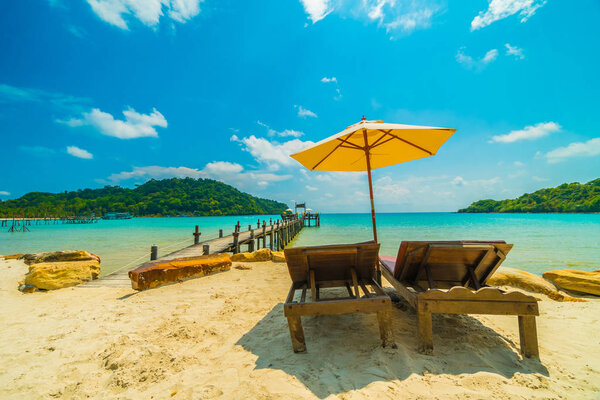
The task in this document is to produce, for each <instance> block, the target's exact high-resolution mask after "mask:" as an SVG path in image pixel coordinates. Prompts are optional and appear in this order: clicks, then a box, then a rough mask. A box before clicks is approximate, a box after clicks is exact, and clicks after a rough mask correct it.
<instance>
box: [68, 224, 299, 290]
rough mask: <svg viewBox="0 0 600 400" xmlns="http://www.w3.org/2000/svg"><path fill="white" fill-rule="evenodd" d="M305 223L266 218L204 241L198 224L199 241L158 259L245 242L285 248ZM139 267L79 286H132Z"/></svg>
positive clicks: (221, 250)
mask: <svg viewBox="0 0 600 400" xmlns="http://www.w3.org/2000/svg"><path fill="white" fill-rule="evenodd" d="M304 226H305V221H304V219H303V218H297V219H293V220H288V221H275V222H271V225H267V223H266V221H263V223H262V226H261V224H260V222H259V223H257V227H256V228H254V227H253V226H250V225H249V226H248V230H246V231H243V232H240V226H239V223H238V225H236V226H235V227H234V231H233V233H232V234H231V235H229V236H223V230H222V229H221V230H220V231H219V236H220V237H218V238H216V239H211V240H206V241H203V242H200V241H199V237H200V233H199V232H198V227H196V232H194V234H193V235H194V241H195V242H197V243H195V244H192V245H191V246H188V247H185V248H183V249H180V250H177V251H174V252H172V253H169V254H166V255H164V256H162V257H160V258H157V260H160V261H166V260H173V259H176V258H181V257H197V256H201V255H205V254H218V253H228V252H231V253H239V252H240V251H241V247H242V246H246V247H247V250H248V251H254V250H257V249H261V248H269V249H271V250H273V251H277V250H283V248H284V247H285V246H286V245H287V244H288V243H290V242H291V241H292V239H293V238H294V237H295V236H296V235H297V234H298V232H300V230H302V228H303V227H304ZM261 245H262V246H261ZM151 257H152V256H151ZM142 264H144V263H142ZM137 267H138V266H135V267H130V268H123V269H121V270H118V271H115V272H113V273H111V274H109V275H106V276H102V277H100V278H99V279H96V280H93V281H90V282H87V283H84V284H82V285H80V287H88V288H93V287H107V286H108V287H121V288H124V287H131V281H130V280H129V271H130V270H132V269H135V268H137Z"/></svg>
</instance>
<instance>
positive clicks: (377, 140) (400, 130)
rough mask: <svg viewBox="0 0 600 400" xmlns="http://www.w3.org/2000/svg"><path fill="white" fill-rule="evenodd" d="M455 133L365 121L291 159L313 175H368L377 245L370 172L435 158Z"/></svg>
mask: <svg viewBox="0 0 600 400" xmlns="http://www.w3.org/2000/svg"><path fill="white" fill-rule="evenodd" d="M454 132H456V129H451V128H436V127H431V126H416V125H402V124H387V123H384V122H383V121H367V120H366V119H365V117H363V119H362V121H360V122H359V123H356V124H354V125H351V126H349V127H347V128H346V129H344V130H343V131H341V132H340V133H338V134H335V135H333V136H330V137H328V138H327V139H323V140H321V141H320V142H318V143H316V144H314V145H312V146H311V147H309V148H307V149H304V150H302V151H300V152H298V153H295V154H292V155H291V157H292V158H294V159H295V160H296V161H298V162H299V163H300V164H302V165H304V166H305V167H306V168H308V169H309V170H311V171H367V173H368V177H369V193H370V196H371V215H372V219H373V237H374V239H375V241H377V227H376V223H375V205H374V203H373V183H372V180H371V170H372V169H376V168H381V167H386V166H388V165H394V164H399V163H403V162H406V161H411V160H416V159H419V158H424V157H429V156H433V155H435V154H436V153H437V151H438V149H439V148H440V146H442V145H443V144H444V143H445V142H446V140H448V138H450V136H452V134H453V133H454Z"/></svg>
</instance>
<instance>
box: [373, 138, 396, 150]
mask: <svg viewBox="0 0 600 400" xmlns="http://www.w3.org/2000/svg"><path fill="white" fill-rule="evenodd" d="M394 139H396V138H395V137H391V138H389V139H386V140H384V141H383V142H381V143H378V144H377V145H373V146H371V148H374V147H379V146H382V145H384V144H386V143H387V142H389V141H390V140H394Z"/></svg>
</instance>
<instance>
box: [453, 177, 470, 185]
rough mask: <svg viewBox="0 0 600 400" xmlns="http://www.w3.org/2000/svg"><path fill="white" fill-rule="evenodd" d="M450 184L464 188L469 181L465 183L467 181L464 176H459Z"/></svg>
mask: <svg viewBox="0 0 600 400" xmlns="http://www.w3.org/2000/svg"><path fill="white" fill-rule="evenodd" d="M450 183H452V184H453V185H455V186H464V185H466V184H467V181H465V179H464V178H463V177H462V176H457V177H456V178H454V179H452V181H451V182H450Z"/></svg>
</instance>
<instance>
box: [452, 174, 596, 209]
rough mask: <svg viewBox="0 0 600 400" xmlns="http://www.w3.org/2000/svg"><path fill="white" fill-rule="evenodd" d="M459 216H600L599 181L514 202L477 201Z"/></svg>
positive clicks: (566, 185) (543, 191)
mask: <svg viewBox="0 0 600 400" xmlns="http://www.w3.org/2000/svg"><path fill="white" fill-rule="evenodd" d="M458 212H460V213H511V212H512V213H545V212H548V213H550V212H556V213H577V212H600V178H599V179H595V180H593V181H590V182H588V183H584V184H581V183H577V182H575V183H563V184H562V185H560V186H557V187H555V188H549V189H541V190H538V191H536V192H533V193H526V194H524V195H522V196H521V197H519V198H516V199H507V200H500V201H496V200H489V199H488V200H479V201H476V202H474V203H473V204H471V205H470V206H469V207H467V208H463V209H461V210H458Z"/></svg>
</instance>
